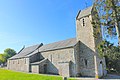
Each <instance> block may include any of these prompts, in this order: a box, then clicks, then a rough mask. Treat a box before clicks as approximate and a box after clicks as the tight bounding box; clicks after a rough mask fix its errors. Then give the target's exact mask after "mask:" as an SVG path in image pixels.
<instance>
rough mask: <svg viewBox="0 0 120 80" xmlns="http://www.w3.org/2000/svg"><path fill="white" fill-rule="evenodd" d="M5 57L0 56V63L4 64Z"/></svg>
mask: <svg viewBox="0 0 120 80" xmlns="http://www.w3.org/2000/svg"><path fill="white" fill-rule="evenodd" d="M5 61H6V60H5V56H4V55H3V54H0V63H5Z"/></svg>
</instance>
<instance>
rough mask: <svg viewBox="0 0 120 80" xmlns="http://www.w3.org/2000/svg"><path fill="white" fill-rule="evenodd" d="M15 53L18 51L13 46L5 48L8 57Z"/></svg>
mask: <svg viewBox="0 0 120 80" xmlns="http://www.w3.org/2000/svg"><path fill="white" fill-rule="evenodd" d="M15 54H16V51H15V50H13V49H11V48H7V49H5V50H4V55H5V56H6V58H7V59H8V58H10V57H12V56H14V55H15Z"/></svg>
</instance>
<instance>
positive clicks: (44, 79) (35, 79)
mask: <svg viewBox="0 0 120 80" xmlns="http://www.w3.org/2000/svg"><path fill="white" fill-rule="evenodd" d="M0 80H63V79H62V77H60V76H49V75H42V74H27V73H22V72H15V71H10V70H5V69H1V68H0Z"/></svg>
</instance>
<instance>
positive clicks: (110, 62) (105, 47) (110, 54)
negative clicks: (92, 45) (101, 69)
mask: <svg viewBox="0 0 120 80" xmlns="http://www.w3.org/2000/svg"><path fill="white" fill-rule="evenodd" d="M97 47H98V52H99V54H100V56H101V57H105V59H106V65H107V69H108V71H109V72H111V69H112V70H114V71H115V72H117V73H120V47H116V46H113V44H111V43H110V42H108V41H103V42H101V43H100V44H99V45H98V46H97Z"/></svg>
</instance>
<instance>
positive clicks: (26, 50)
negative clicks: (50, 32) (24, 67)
mask: <svg viewBox="0 0 120 80" xmlns="http://www.w3.org/2000/svg"><path fill="white" fill-rule="evenodd" d="M41 45H42V44H38V45H33V46H30V47H26V48H24V49H23V50H22V51H21V52H20V53H18V54H16V55H15V56H13V57H11V58H9V59H16V58H21V57H25V56H26V55H28V54H31V53H32V52H34V51H35V50H36V49H38V48H39V47H40V46H41Z"/></svg>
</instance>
